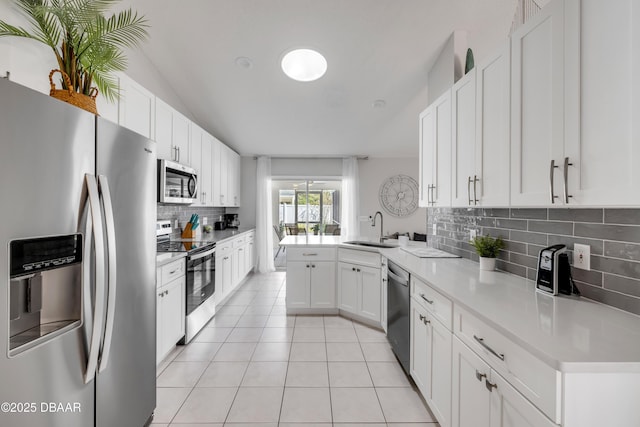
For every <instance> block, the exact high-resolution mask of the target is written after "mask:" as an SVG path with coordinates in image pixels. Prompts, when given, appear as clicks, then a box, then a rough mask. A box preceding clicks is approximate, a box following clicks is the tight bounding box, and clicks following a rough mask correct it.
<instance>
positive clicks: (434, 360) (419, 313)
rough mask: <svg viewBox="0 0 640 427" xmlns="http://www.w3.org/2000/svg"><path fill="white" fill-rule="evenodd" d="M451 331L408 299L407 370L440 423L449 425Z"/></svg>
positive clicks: (443, 426) (444, 425) (445, 426)
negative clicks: (409, 349)
mask: <svg viewBox="0 0 640 427" xmlns="http://www.w3.org/2000/svg"><path fill="white" fill-rule="evenodd" d="M451 341H452V334H451V331H449V330H448V329H447V328H446V327H445V326H444V325H443V324H442V323H440V322H439V321H438V320H436V318H435V317H433V316H432V315H431V314H430V313H429V312H428V311H427V310H425V309H424V307H422V306H421V305H420V304H419V303H417V302H416V300H415V299H413V298H412V299H411V340H410V343H411V357H410V360H411V362H410V371H411V377H412V378H413V379H414V381H415V383H416V385H417V386H418V389H419V390H420V392H421V393H422V395H423V396H424V398H425V400H426V401H427V404H428V405H429V408H430V409H431V411H432V412H433V414H434V415H435V416H436V418H437V420H438V422H439V423H440V426H441V427H449V426H450V425H451Z"/></svg>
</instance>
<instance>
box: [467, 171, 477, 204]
mask: <svg viewBox="0 0 640 427" xmlns="http://www.w3.org/2000/svg"><path fill="white" fill-rule="evenodd" d="M468 178H469V179H468V180H467V199H468V200H469V206H471V205H472V204H473V200H471V177H468ZM474 185H475V184H474Z"/></svg>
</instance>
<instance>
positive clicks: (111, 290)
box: [98, 175, 118, 372]
mask: <svg viewBox="0 0 640 427" xmlns="http://www.w3.org/2000/svg"><path fill="white" fill-rule="evenodd" d="M98 184H99V190H100V196H101V199H102V204H103V207H104V216H105V225H106V232H107V253H108V256H107V269H108V286H107V289H108V293H107V295H108V296H107V322H106V326H105V331H104V341H103V344H102V353H101V356H100V367H99V368H98V372H102V371H104V370H105V369H106V367H107V364H108V363H109V353H110V351H111V337H112V336H113V322H114V317H115V314H116V283H117V272H118V269H117V265H116V230H115V223H114V219H113V204H112V203H111V191H110V190H109V181H108V180H107V177H106V176H104V175H99V176H98Z"/></svg>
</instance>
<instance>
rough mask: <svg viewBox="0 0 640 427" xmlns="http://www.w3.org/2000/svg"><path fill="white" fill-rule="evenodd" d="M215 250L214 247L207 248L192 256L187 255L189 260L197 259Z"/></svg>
mask: <svg viewBox="0 0 640 427" xmlns="http://www.w3.org/2000/svg"><path fill="white" fill-rule="evenodd" d="M215 252H216V248H213V249H211V250H208V251H206V252H202V253H198V254H195V255H193V256H189V261H195V260H197V259H200V258H204V257H206V256H209V255H212V254H214V253H215Z"/></svg>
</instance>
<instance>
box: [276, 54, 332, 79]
mask: <svg viewBox="0 0 640 427" xmlns="http://www.w3.org/2000/svg"><path fill="white" fill-rule="evenodd" d="M281 66H282V71H284V73H285V74H286V75H287V76H288V77H289V78H291V79H293V80H297V81H299V82H312V81H314V80H318V79H319V78H320V77H322V76H323V75H324V73H326V72H327V60H326V59H325V57H324V56H322V55H321V54H320V53H318V52H316V51H315V50H312V49H295V50H292V51H289V52H287V54H286V55H284V57H283V58H282V62H281Z"/></svg>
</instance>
